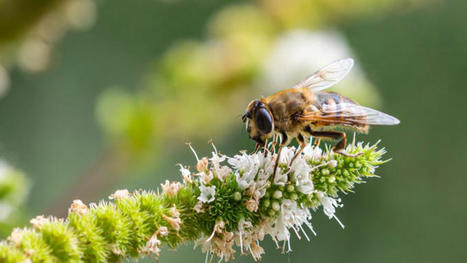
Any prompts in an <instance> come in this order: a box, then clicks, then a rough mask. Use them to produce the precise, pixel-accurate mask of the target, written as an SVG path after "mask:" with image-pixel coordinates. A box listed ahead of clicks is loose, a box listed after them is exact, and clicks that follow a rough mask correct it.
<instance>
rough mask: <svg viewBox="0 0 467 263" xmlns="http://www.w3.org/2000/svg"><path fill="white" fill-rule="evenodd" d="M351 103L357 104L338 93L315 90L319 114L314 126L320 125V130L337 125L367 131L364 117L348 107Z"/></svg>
mask: <svg viewBox="0 0 467 263" xmlns="http://www.w3.org/2000/svg"><path fill="white" fill-rule="evenodd" d="M352 105H358V104H357V103H355V102H354V101H352V100H351V99H348V98H346V97H344V96H342V95H340V94H338V93H335V92H317V93H316V106H317V108H318V109H319V114H318V116H317V122H316V123H315V126H318V127H322V128H321V130H328V129H334V128H336V127H337V128H344V129H345V128H350V129H351V130H356V131H359V132H367V131H368V125H367V124H366V121H365V119H366V118H365V117H363V116H358V114H355V112H353V111H352V110H353V109H352V107H349V106H352Z"/></svg>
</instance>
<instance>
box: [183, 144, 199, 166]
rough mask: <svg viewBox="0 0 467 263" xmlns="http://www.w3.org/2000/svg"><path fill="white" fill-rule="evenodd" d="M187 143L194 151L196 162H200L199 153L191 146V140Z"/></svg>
mask: <svg viewBox="0 0 467 263" xmlns="http://www.w3.org/2000/svg"><path fill="white" fill-rule="evenodd" d="M186 145H188V147H190V149H191V151H192V152H193V154H194V155H195V157H196V163H198V162H199V158H198V154H196V151H195V149H193V147H192V146H191V142H187V143H186Z"/></svg>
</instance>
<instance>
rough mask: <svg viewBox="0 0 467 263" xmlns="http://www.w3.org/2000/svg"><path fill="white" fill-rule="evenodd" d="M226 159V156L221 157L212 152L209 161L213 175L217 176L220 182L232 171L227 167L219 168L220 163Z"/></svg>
mask: <svg viewBox="0 0 467 263" xmlns="http://www.w3.org/2000/svg"><path fill="white" fill-rule="evenodd" d="M226 159H227V157H226V156H221V155H219V154H218V153H217V152H213V153H212V157H211V158H210V159H209V160H210V161H211V164H212V170H213V171H214V174H215V175H216V176H217V178H219V179H220V180H222V181H223V180H224V178H226V177H227V176H229V175H230V173H231V172H232V170H231V169H230V168H229V167H227V166H221V163H222V162H223V161H225V160H226Z"/></svg>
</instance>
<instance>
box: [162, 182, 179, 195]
mask: <svg viewBox="0 0 467 263" xmlns="http://www.w3.org/2000/svg"><path fill="white" fill-rule="evenodd" d="M161 187H162V192H164V193H165V194H166V195H168V196H175V195H177V193H178V190H180V188H182V184H180V183H179V182H170V181H169V180H165V183H164V184H161Z"/></svg>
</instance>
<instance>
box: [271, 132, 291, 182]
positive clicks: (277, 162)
mask: <svg viewBox="0 0 467 263" xmlns="http://www.w3.org/2000/svg"><path fill="white" fill-rule="evenodd" d="M281 136H282V139H281V144H280V145H279V150H278V151H277V156H276V163H275V164H274V172H273V173H272V175H273V176H275V175H276V171H277V166H278V165H279V160H280V158H281V151H282V147H284V146H286V145H287V144H289V138H288V137H287V134H286V133H285V132H281Z"/></svg>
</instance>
